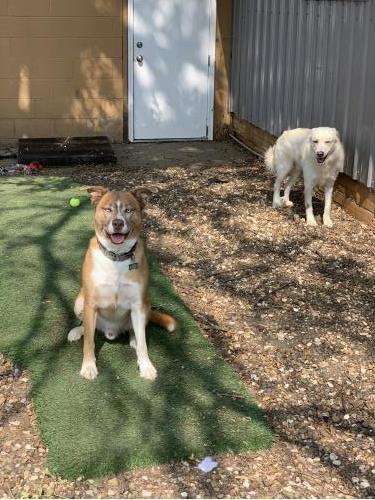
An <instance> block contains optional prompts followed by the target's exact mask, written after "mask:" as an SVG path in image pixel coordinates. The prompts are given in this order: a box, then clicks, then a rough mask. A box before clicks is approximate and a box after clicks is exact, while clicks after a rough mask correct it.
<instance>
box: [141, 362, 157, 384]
mask: <svg viewBox="0 0 375 500" xmlns="http://www.w3.org/2000/svg"><path fill="white" fill-rule="evenodd" d="M139 372H140V375H141V377H142V378H145V379H147V380H155V379H156V377H157V376H158V372H157V371H156V368H155V367H154V365H153V364H152V363H151V361H148V362H141V363H140V364H139Z"/></svg>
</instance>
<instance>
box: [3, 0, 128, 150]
mask: <svg viewBox="0 0 375 500" xmlns="http://www.w3.org/2000/svg"><path fill="white" fill-rule="evenodd" d="M124 3H126V2H125V1H124ZM122 4H123V2H122V0H0V141H1V142H13V141H14V140H15V139H17V138H18V137H23V136H24V137H33V136H39V137H41V136H46V137H48V136H66V135H94V134H107V135H109V136H110V137H111V138H112V139H114V140H116V141H122V138H123V106H124V100H123V95H124V89H123V63H122V53H123V45H122V43H123V37H122V31H123V22H122V17H123V12H122Z"/></svg>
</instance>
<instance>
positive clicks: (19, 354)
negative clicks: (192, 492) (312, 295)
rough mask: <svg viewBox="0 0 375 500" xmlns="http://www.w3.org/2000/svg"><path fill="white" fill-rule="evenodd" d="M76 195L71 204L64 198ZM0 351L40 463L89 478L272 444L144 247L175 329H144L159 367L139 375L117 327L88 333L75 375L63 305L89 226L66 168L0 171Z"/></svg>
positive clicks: (85, 205) (74, 284)
mask: <svg viewBox="0 0 375 500" xmlns="http://www.w3.org/2000/svg"><path fill="white" fill-rule="evenodd" d="M77 195H78V196H80V197H81V200H83V201H82V204H81V206H80V207H79V208H71V207H70V206H69V199H70V198H71V197H72V196H77ZM0 207H1V231H0V248H1V254H2V257H1V269H0V277H1V281H0V282H1V292H0V293H1V298H0V313H1V325H2V331H1V333H0V349H1V350H2V351H3V352H5V353H7V354H8V355H9V356H10V357H11V358H12V359H13V360H14V361H15V362H16V363H18V364H19V365H20V366H21V367H23V368H27V369H28V370H29V372H30V373H31V378H32V396H33V398H34V401H35V408H36V413H37V418H38V423H39V427H40V431H41V435H42V438H43V440H44V442H45V443H46V445H47V447H48V467H49V469H50V470H51V471H52V472H54V473H56V474H58V475H60V476H63V477H65V478H76V477H78V476H84V477H98V476H102V475H108V474H113V473H115V472H118V471H123V470H128V469H132V468H135V467H146V466H151V465H155V464H160V463H163V462H169V461H173V460H176V459H182V458H189V457H195V458H203V457H204V456H205V455H215V456H217V455H218V454H220V453H223V452H239V451H246V450H256V449H260V448H265V447H270V446H271V444H272V434H271V432H270V430H269V429H268V428H267V426H266V425H265V423H264V421H263V419H262V416H261V413H260V412H259V410H258V409H257V407H256V405H255V403H254V401H253V400H252V398H251V396H250V395H249V394H248V392H247V391H246V389H245V387H244V386H243V384H242V383H241V382H240V380H239V378H238V376H237V375H236V374H235V373H234V371H233V370H232V369H231V368H230V367H229V365H228V364H227V363H225V362H224V361H223V360H222V359H221V358H220V357H219V356H218V355H217V354H216V353H215V350H214V348H213V347H212V346H211V345H210V344H209V342H208V341H207V340H206V339H205V338H204V337H203V336H202V334H201V333H200V331H199V328H198V326H197V324H196V323H195V321H194V319H193V318H192V316H191V314H190V312H189V310H188V309H187V307H186V306H185V305H184V303H183V302H182V301H181V299H180V298H179V297H178V295H177V294H176V292H175V291H174V290H173V288H172V287H171V285H170V283H169V281H168V280H167V279H166V277H165V276H163V274H162V273H161V272H160V269H159V267H158V265H157V263H156V262H155V260H154V259H153V258H152V257H150V259H149V260H150V267H151V277H152V279H151V299H152V303H153V306H154V307H156V308H158V309H160V310H164V311H167V312H169V313H171V314H172V315H173V316H175V317H176V318H177V319H178V321H179V328H178V330H177V331H176V332H174V333H168V332H166V331H164V330H162V329H160V328H158V327H155V326H150V327H148V331H147V332H148V345H149V352H150V357H151V359H152V361H153V363H154V364H155V366H156V368H157V370H158V373H159V376H158V378H157V380H156V381H154V382H150V381H146V380H144V379H141V378H140V377H139V375H138V371H137V364H136V358H135V353H134V351H133V350H132V349H131V348H130V347H129V345H128V341H127V339H126V337H125V336H124V338H121V339H120V340H116V341H114V342H110V341H106V340H105V339H104V337H103V335H102V334H100V333H97V334H96V347H97V364H98V369H99V377H98V378H97V379H96V380H95V381H93V382H89V381H86V380H84V379H82V378H81V377H80V376H79V370H80V365H81V361H82V341H79V342H76V343H74V344H69V343H68V342H67V334H68V331H69V330H70V328H72V327H73V326H74V325H76V324H77V320H76V319H75V318H74V314H73V303H74V299H75V296H76V294H77V292H78V290H79V286H80V266H81V263H82V259H83V256H84V252H85V250H86V246H87V243H88V239H89V237H90V236H91V235H92V234H93V230H92V208H91V206H90V204H89V201H88V200H87V199H86V197H85V195H83V194H82V192H80V191H79V187H78V186H77V185H74V184H73V182H72V181H71V180H70V179H67V178H51V177H39V178H30V177H22V178H21V177H13V178H3V179H1V181H0Z"/></svg>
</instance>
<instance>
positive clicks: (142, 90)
mask: <svg viewBox="0 0 375 500" xmlns="http://www.w3.org/2000/svg"><path fill="white" fill-rule="evenodd" d="M215 1H216V0H129V44H128V47H129V66H128V69H129V138H130V140H151V139H159V140H160V139H166V140H168V139H212V126H213V120H212V117H213V77H214V71H213V70H214V48H215V23H216V4H215Z"/></svg>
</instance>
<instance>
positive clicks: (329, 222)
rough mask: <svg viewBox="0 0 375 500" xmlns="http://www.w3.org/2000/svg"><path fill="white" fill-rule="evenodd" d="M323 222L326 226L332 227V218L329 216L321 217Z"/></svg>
mask: <svg viewBox="0 0 375 500" xmlns="http://www.w3.org/2000/svg"><path fill="white" fill-rule="evenodd" d="M323 224H324V225H325V226H326V227H333V222H332V219H331V218H330V217H326V218H324V217H323Z"/></svg>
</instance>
